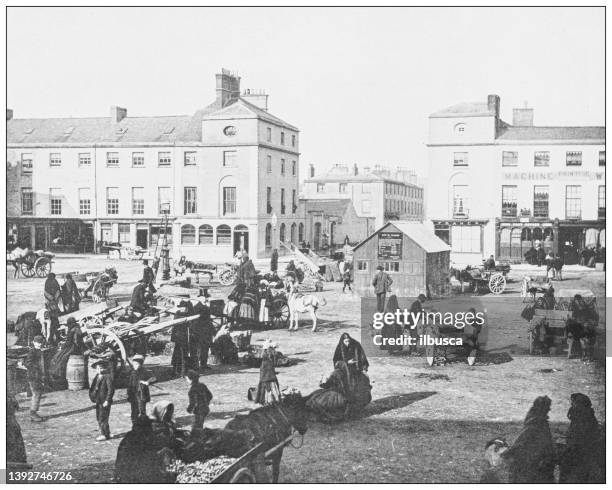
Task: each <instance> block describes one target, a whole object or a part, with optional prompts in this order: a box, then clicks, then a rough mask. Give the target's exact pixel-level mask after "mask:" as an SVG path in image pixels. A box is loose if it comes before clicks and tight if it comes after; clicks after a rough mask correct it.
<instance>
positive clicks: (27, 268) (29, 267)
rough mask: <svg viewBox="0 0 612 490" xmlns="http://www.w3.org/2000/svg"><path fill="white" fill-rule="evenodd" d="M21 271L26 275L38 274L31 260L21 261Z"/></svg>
mask: <svg viewBox="0 0 612 490" xmlns="http://www.w3.org/2000/svg"><path fill="white" fill-rule="evenodd" d="M21 273H22V274H23V276H24V277H34V276H35V275H36V269H34V265H33V264H31V263H29V262H22V263H21Z"/></svg>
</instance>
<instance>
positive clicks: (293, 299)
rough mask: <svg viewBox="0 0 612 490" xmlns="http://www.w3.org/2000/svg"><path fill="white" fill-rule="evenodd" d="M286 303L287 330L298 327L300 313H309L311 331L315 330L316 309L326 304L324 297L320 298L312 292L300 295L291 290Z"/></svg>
mask: <svg viewBox="0 0 612 490" xmlns="http://www.w3.org/2000/svg"><path fill="white" fill-rule="evenodd" d="M287 304H288V305H289V330H297V329H298V322H299V314H300V313H309V314H310V318H312V331H313V332H316V331H317V309H318V308H319V307H320V306H325V305H326V304H327V301H326V300H325V298H322V299H321V298H319V297H318V296H315V295H314V294H304V295H300V294H299V293H298V292H297V291H295V290H293V291H291V292H290V293H289V294H288V295H287ZM292 325H293V327H292Z"/></svg>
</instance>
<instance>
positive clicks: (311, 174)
mask: <svg viewBox="0 0 612 490" xmlns="http://www.w3.org/2000/svg"><path fill="white" fill-rule="evenodd" d="M308 175H309V177H310V178H311V179H312V178H313V177H314V176H315V169H314V165H313V164H312V163H311V164H310V165H308Z"/></svg>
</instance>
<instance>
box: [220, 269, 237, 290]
mask: <svg viewBox="0 0 612 490" xmlns="http://www.w3.org/2000/svg"><path fill="white" fill-rule="evenodd" d="M235 280H236V274H235V273H234V271H232V270H229V269H228V270H225V271H223V272H222V273H221V274H219V282H220V283H221V284H222V285H223V286H231V285H232V284H234V281H235Z"/></svg>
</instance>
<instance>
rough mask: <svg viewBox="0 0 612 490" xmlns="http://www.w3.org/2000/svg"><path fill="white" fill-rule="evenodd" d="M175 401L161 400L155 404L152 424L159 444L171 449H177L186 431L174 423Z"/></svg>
mask: <svg viewBox="0 0 612 490" xmlns="http://www.w3.org/2000/svg"><path fill="white" fill-rule="evenodd" d="M173 418H174V403H171V402H169V401H168V400H160V401H158V402H157V403H155V405H153V417H152V426H151V428H152V429H153V434H155V435H156V436H157V439H158V441H159V444H160V445H161V446H163V447H168V448H170V449H177V448H179V446H180V442H181V441H180V440H179V439H184V437H185V433H184V432H183V431H181V430H177V428H176V425H175V423H174V420H173Z"/></svg>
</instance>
